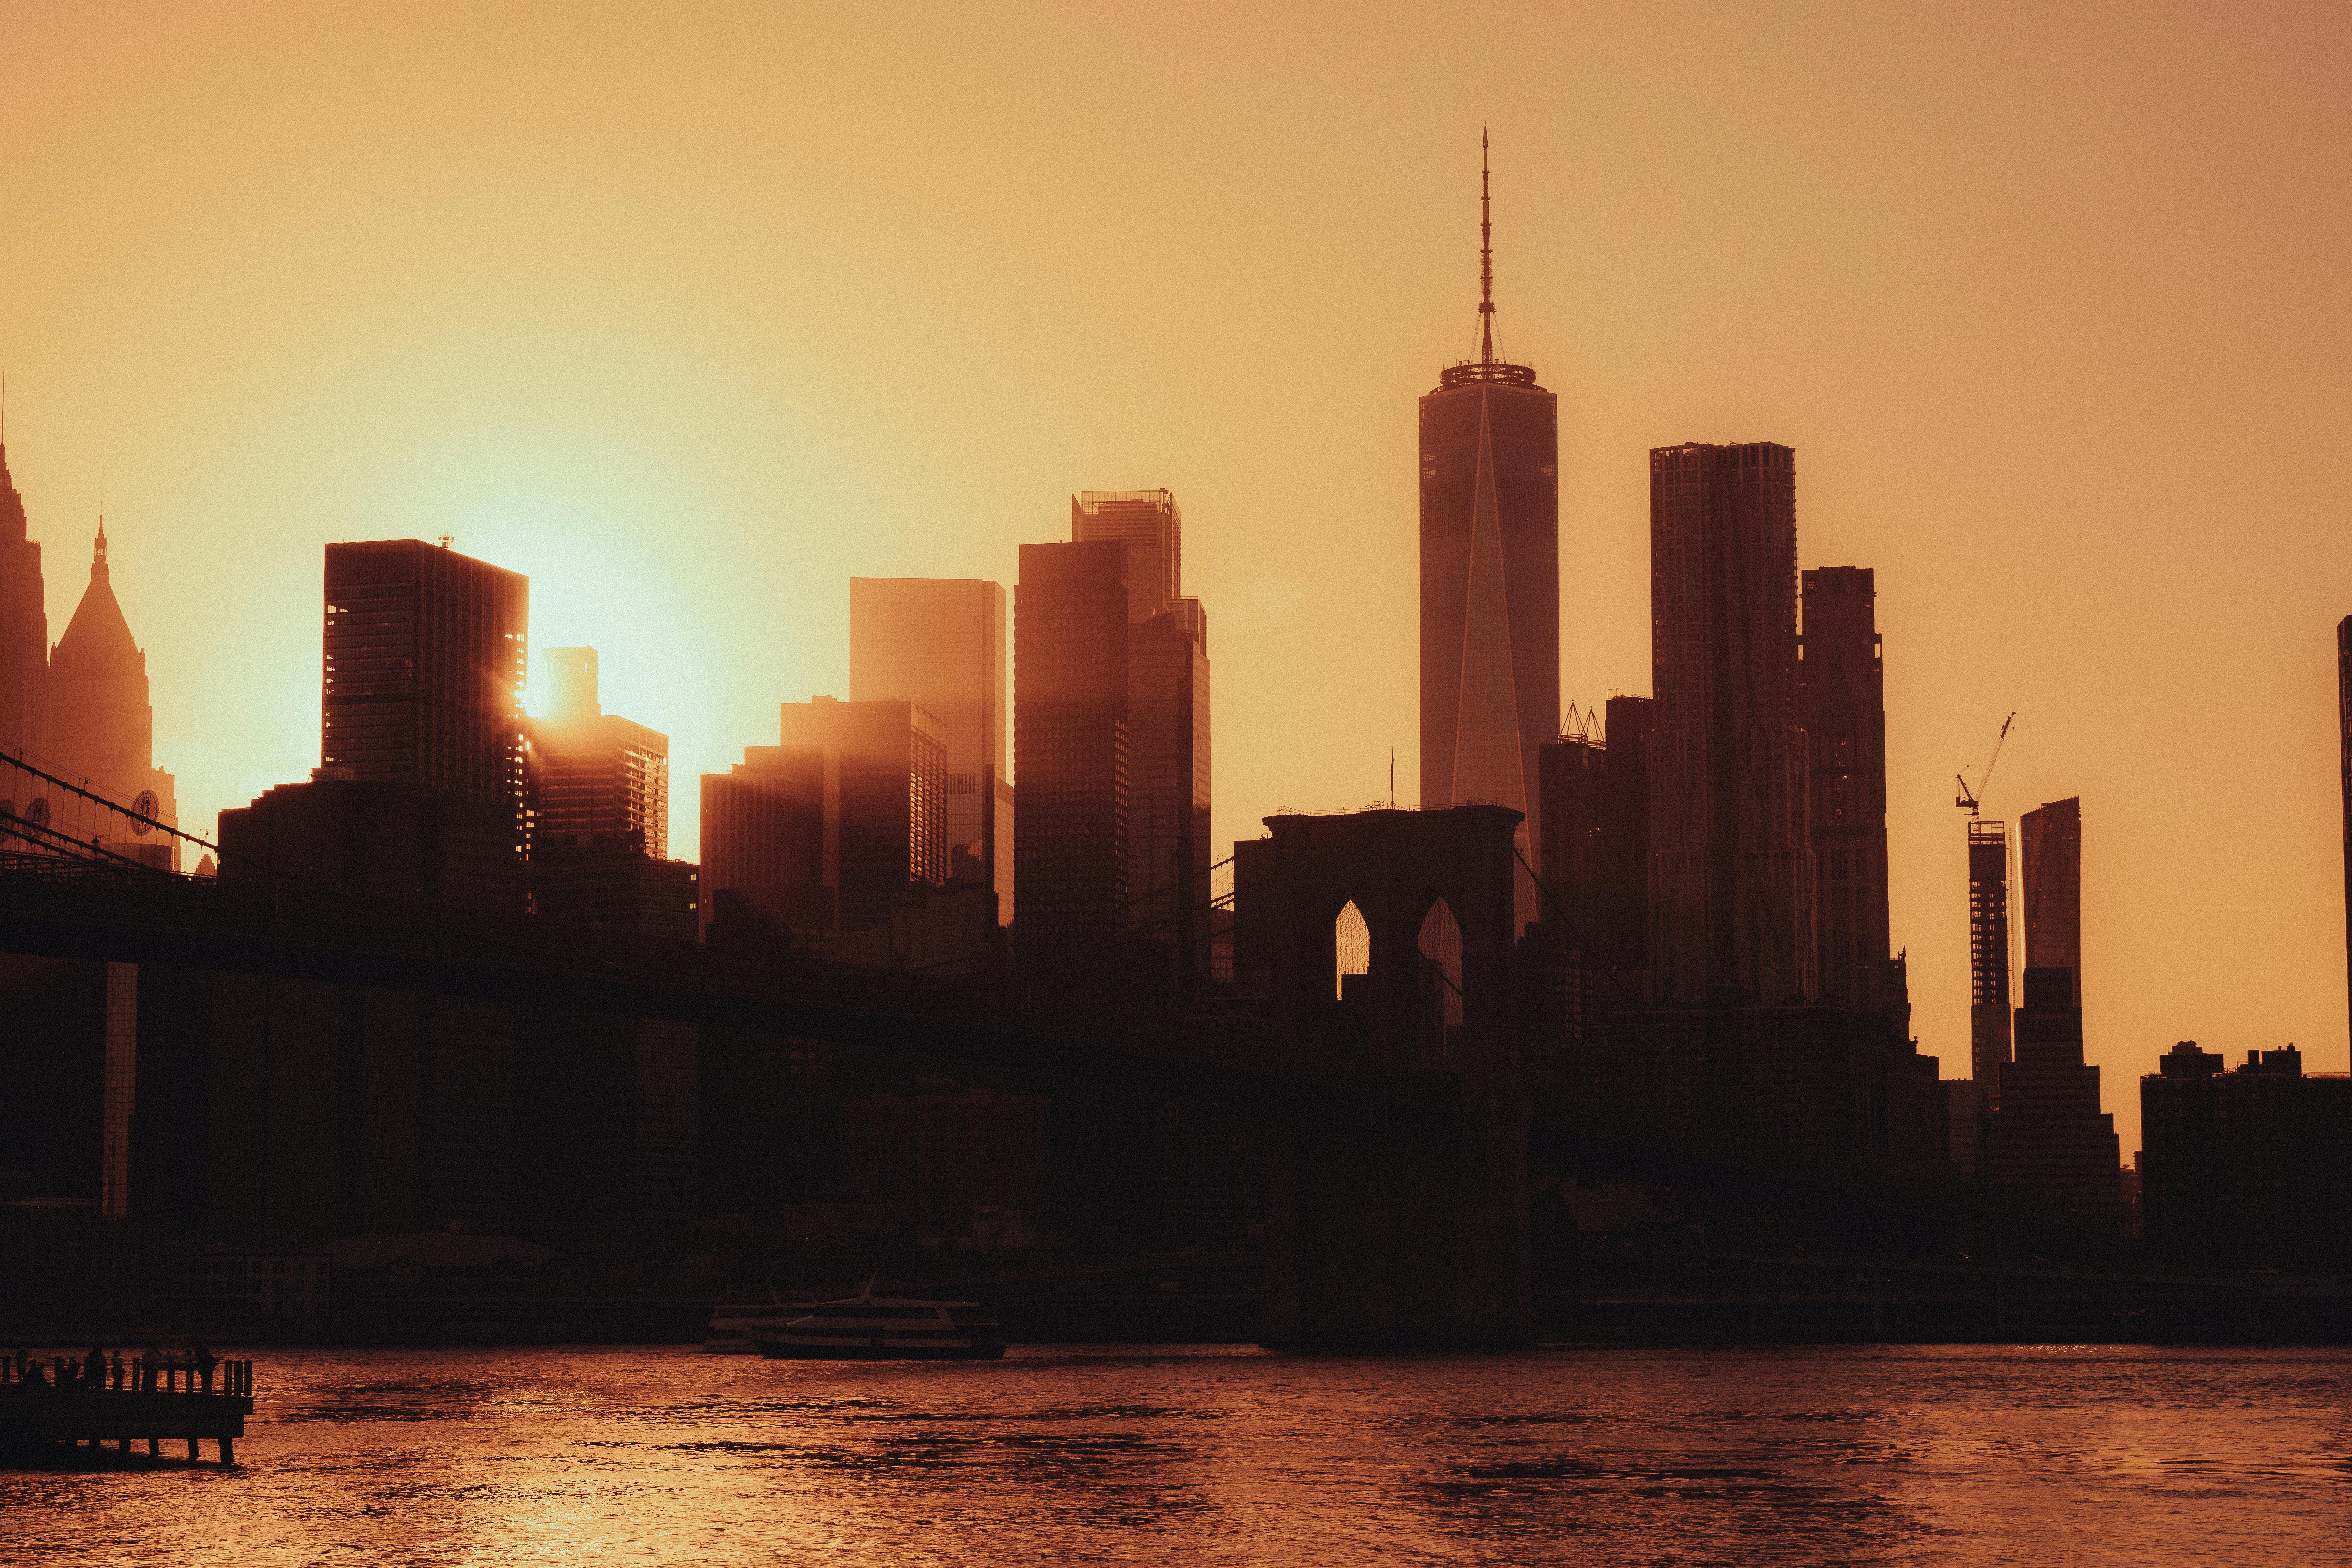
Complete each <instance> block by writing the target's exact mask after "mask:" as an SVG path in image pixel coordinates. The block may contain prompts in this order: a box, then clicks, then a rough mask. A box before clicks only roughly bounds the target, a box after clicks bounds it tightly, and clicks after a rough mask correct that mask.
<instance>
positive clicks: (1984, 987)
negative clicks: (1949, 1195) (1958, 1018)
mask: <svg viewBox="0 0 2352 1568" xmlns="http://www.w3.org/2000/svg"><path fill="white" fill-rule="evenodd" d="M2009 968H2010V952H2009V824H2008V823H2006V822H1982V821H1976V820H1971V821H1970V822H1969V1077H1970V1078H1972V1079H1975V1080H1976V1081H1977V1083H1978V1084H1979V1085H1981V1086H1982V1091H1983V1094H1984V1096H1985V1099H1986V1100H1987V1101H1988V1108H1989V1109H1990V1108H1991V1107H1997V1106H1998V1105H1999V1104H2000V1069H2001V1067H2002V1065H2003V1064H2004V1063H2006V1062H2007V1061H2008V1060H2009V1059H2010V1011H2009Z"/></svg>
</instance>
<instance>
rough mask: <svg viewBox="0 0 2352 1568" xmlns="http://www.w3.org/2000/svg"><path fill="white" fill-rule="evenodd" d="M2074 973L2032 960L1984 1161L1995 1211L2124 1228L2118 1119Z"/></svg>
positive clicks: (2102, 1230)
mask: <svg viewBox="0 0 2352 1568" xmlns="http://www.w3.org/2000/svg"><path fill="white" fill-rule="evenodd" d="M2074 996H2075V984H2074V972H2073V971H2072V970H2065V969H2028V970H2027V971H2026V972H2025V1005H2023V1006H2022V1007H2020V1008H2019V1009H2018V1010H2017V1025H2016V1041H2015V1057H2014V1059H2012V1060H2011V1062H2010V1063H2009V1064H2008V1065H2007V1066H2005V1067H2003V1068H2001V1069H2000V1075H1999V1081H2000V1096H1999V1098H1998V1100H1996V1101H1995V1103H1994V1106H1993V1109H1992V1111H1991V1114H1990V1115H1989V1116H1987V1117H1986V1118H1985V1121H1984V1133H1983V1142H1982V1144H1981V1146H1980V1147H1979V1152H1978V1171H1979V1174H1980V1175H1981V1176H1982V1177H1983V1179H1984V1184H1985V1187H1986V1191H1987V1194H1988V1195H1989V1197H1990V1199H1991V1201H1992V1204H1993V1205H1994V1208H1995V1211H1996V1212H1997V1213H1998V1214H2000V1215H2002V1216H2003V1217H2004V1218H2005V1219H2007V1220H2008V1221H2010V1222H2011V1223H2012V1224H2013V1225H2015V1226H2022V1227H2025V1228H2027V1229H2029V1230H2030V1229H2057V1230H2064V1231H2070V1232H2074V1233H2077V1234H2084V1235H2090V1236H2096V1237H2110V1238H2114V1237H2121V1236H2122V1235H2123V1163H2122V1160H2121V1158H2120V1152H2119V1150H2118V1147H2117V1144H2116V1119H2115V1118H2114V1117H2113V1116H2111V1115H2109V1114H2107V1113H2106V1112H2105V1111H2102V1110H2100V1109H2099V1069H2098V1068H2096V1067H2095V1066H2092V1065H2091V1064H2090V1063H2087V1062H2085V1061H2084V1059H2083V1009H2082V1008H2081V1007H2080V1006H2078V1005H2075V1002H2074Z"/></svg>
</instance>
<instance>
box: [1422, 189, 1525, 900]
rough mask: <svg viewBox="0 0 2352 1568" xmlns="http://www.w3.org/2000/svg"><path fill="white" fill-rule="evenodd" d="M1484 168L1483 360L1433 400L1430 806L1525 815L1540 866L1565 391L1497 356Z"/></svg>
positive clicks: (1428, 535)
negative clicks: (1536, 805)
mask: <svg viewBox="0 0 2352 1568" xmlns="http://www.w3.org/2000/svg"><path fill="white" fill-rule="evenodd" d="M1485 177H1486V176H1485V172H1484V170H1483V169H1482V170H1481V173H1480V181H1481V194H1480V208H1481V214H1480V216H1481V221H1480V223H1479V226H1478V227H1479V238H1480V242H1481V248H1480V252H1479V254H1480V268H1479V293H1480V298H1479V303H1478V323H1479V332H1478V337H1479V346H1478V357H1477V358H1476V359H1475V360H1469V361H1465V363H1461V364H1456V365H1449V366H1447V367H1446V368H1445V369H1444V370H1443V371H1441V372H1439V373H1438V378H1437V379H1438V384H1437V389H1436V390H1435V391H1433V392H1431V393H1429V394H1427V395H1424V396H1423V398H1422V400H1421V804H1422V805H1423V806H1424V807H1436V806H1448V805H1465V804H1466V803H1469V802H1472V801H1487V802H1491V803H1493V804H1494V805H1507V806H1509V807H1510V808H1511V809H1512V810H1514V811H1519V812H1525V813H1527V814H1528V821H1527V822H1526V824H1525V825H1523V826H1522V827H1521V829H1520V834H1521V838H1520V847H1521V849H1522V850H1523V851H1524V852H1525V853H1526V854H1527V857H1528V864H1529V865H1531V866H1533V865H1540V864H1542V861H1541V858H1540V851H1539V848H1538V845H1537V843H1536V841H1535V835H1536V831H1537V824H1536V821H1535V812H1534V809H1533V802H1534V797H1535V794H1536V791H1535V783H1536V780H1537V779H1538V776H1539V773H1538V767H1539V764H1538V755H1537V748H1538V747H1539V746H1541V745H1542V744H1544V742H1548V741H1549V740H1551V739H1552V738H1553V737H1554V736H1555V735H1557V734H1558V733H1559V399H1558V398H1556V397H1554V396H1553V395H1551V394H1550V393H1549V392H1547V391H1545V390H1544V389H1543V388H1542V387H1540V386H1538V385H1537V384H1536V373H1535V369H1534V367H1533V366H1531V365H1524V364H1513V363H1509V362H1507V361H1506V360H1504V359H1501V358H1499V357H1497V355H1496V351H1495V290H1494V282H1495V273H1494V248H1493V244H1492V241H1493V237H1494V225H1493V223H1492V221H1491V217H1490V213H1489V209H1488V206H1487V199H1486V192H1485V189H1484V183H1485ZM1532 913H1533V911H1532V910H1523V911H1522V915H1523V917H1531V916H1532Z"/></svg>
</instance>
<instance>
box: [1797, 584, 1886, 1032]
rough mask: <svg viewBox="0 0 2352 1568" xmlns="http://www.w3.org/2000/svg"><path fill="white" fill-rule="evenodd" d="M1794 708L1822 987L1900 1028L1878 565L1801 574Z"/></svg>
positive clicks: (1830, 997)
mask: <svg viewBox="0 0 2352 1568" xmlns="http://www.w3.org/2000/svg"><path fill="white" fill-rule="evenodd" d="M1803 582H1804V631H1803V635H1802V637H1801V639H1800V648H1801V658H1799V660H1798V663H1797V694H1798V717H1799V719H1800V720H1801V722H1802V723H1803V725H1804V727H1805V736H1806V741H1807V743H1808V744H1809V746H1810V748H1811V763H1812V778H1811V788H1810V790H1809V791H1808V793H1809V795H1810V796H1811V811H1812V819H1811V834H1812V840H1813V878H1814V920H1815V939H1814V940H1815V953H1816V963H1817V965H1818V973H1819V976H1820V985H1821V994H1822V997H1823V998H1824V999H1825V1000H1831V1001H1836V1002H1840V1003H1843V1005H1846V1006H1849V1007H1853V1008H1856V1009H1858V1010H1860V1011H1863V1012H1871V1013H1885V1014H1886V1015H1887V1016H1889V1017H1891V1018H1893V1019H1894V1020H1895V1023H1896V1024H1897V1025H1898V1026H1907V1025H1908V1024H1909V1022H1910V1017H1911V1003H1910V997H1909V994H1908V987H1907V985H1906V983H1905V978H1904V972H1903V966H1902V964H1901V963H1899V962H1897V961H1896V960H1895V958H1894V957H1893V956H1892V942H1891V940H1890V935H1889V931H1888V924H1889V922H1888V919H1887V899H1886V683H1885V649H1884V647H1883V645H1882V643H1881V642H1880V639H1879V635H1878V617H1877V612H1876V608H1875V605H1876V600H1877V586H1876V582H1875V574H1874V573H1873V572H1872V571H1871V569H1870V568H1869V567H1867V566H1823V567H1818V568H1816V569H1814V570H1812V571H1809V572H1807V573H1805V574H1804V578H1803Z"/></svg>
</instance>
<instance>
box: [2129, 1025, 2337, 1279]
mask: <svg viewBox="0 0 2352 1568" xmlns="http://www.w3.org/2000/svg"><path fill="white" fill-rule="evenodd" d="M2139 1103H2140V1132H2141V1142H2143V1143H2144V1144H2145V1145H2146V1146H2145V1148H2144V1149H2143V1150H2142V1152H2141V1154H2140V1162H2139V1170H2140V1205H2141V1210H2140V1212H2141V1215H2142V1224H2143V1233H2144V1234H2145V1236H2146V1237H2147V1242H2148V1244H2149V1245H2150V1246H2151V1247H2154V1248H2155V1249H2157V1250H2158V1251H2159V1252H2162V1253H2164V1254H2166V1255H2167V1256H2168V1257H2170V1258H2175V1259H2177V1260H2179V1261H2181V1262H2184V1263H2191V1264H2196V1265H2199V1266H2201V1267H2205V1268H2278V1269H2285V1270H2290V1271H2298V1272H2300V1271H2327V1272H2341V1271H2345V1270H2347V1269H2352V1078H2347V1077H2346V1076H2345V1075H2343V1074H2341V1073H2327V1074H2306V1073H2305V1071H2304V1070H2303V1053H2302V1052H2300V1051H2298V1050H2296V1049H2295V1048H2294V1047H2292V1046H2289V1047H2286V1048H2285V1049H2284V1050H2275V1051H2249V1052H2248V1053H2246V1060H2245V1063H2244V1064H2243V1065H2242V1066H2241V1067H2239V1068H2236V1069H2234V1070H2232V1071H2229V1072H2224V1071H2223V1070H2222V1059H2221V1057H2220V1056H2219V1055H2217V1054H2215V1053H2213V1052H2210V1051H2203V1050H2200V1049H2198V1047H2197V1042H2196V1041H2194V1040H2183V1041H2182V1042H2180V1043H2179V1045H2177V1046H2175V1047H2172V1049H2170V1050H2168V1051H2167V1052H2165V1053H2164V1056H2163V1057H2162V1058H2161V1059H2160V1060H2159V1061H2158V1070H2157V1071H2156V1072H2153V1073H2151V1074H2149V1075H2148V1076H2147V1077H2146V1078H2143V1079H2140V1083H2139Z"/></svg>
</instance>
